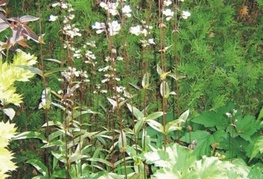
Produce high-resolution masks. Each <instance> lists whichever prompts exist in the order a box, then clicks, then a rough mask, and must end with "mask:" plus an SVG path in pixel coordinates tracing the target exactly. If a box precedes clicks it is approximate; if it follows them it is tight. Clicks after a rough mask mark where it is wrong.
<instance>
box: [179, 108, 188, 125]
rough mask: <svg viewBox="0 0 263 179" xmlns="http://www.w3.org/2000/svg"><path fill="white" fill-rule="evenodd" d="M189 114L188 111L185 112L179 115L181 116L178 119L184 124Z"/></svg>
mask: <svg viewBox="0 0 263 179" xmlns="http://www.w3.org/2000/svg"><path fill="white" fill-rule="evenodd" d="M189 112H190V110H189V109H188V110H186V111H185V112H184V113H183V114H181V116H180V117H179V119H181V120H182V121H184V122H185V121H186V120H187V118H188V116H189Z"/></svg>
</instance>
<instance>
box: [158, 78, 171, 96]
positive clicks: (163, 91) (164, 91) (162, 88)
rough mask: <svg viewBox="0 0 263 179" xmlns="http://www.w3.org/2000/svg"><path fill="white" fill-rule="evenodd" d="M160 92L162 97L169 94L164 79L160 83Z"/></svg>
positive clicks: (167, 85)
mask: <svg viewBox="0 0 263 179" xmlns="http://www.w3.org/2000/svg"><path fill="white" fill-rule="evenodd" d="M160 93H161V96H162V97H164V98H168V97H169V95H170V88H169V84H168V83H167V82H166V81H163V82H162V83H161V85H160Z"/></svg>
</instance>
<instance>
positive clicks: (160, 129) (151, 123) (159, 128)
mask: <svg viewBox="0 0 263 179" xmlns="http://www.w3.org/2000/svg"><path fill="white" fill-rule="evenodd" d="M146 122H147V124H148V125H149V126H151V127H152V128H153V129H155V130H156V131H158V132H161V133H163V134H164V128H163V125H162V124H160V123H159V122H157V121H155V120H148V121H146Z"/></svg>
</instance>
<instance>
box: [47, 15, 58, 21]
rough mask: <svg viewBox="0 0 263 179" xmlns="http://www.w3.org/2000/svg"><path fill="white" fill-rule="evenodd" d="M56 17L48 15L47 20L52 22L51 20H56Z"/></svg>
mask: <svg viewBox="0 0 263 179" xmlns="http://www.w3.org/2000/svg"><path fill="white" fill-rule="evenodd" d="M57 19H58V16H54V15H50V16H49V20H48V21H51V22H53V21H56V20H57Z"/></svg>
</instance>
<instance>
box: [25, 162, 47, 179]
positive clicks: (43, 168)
mask: <svg viewBox="0 0 263 179" xmlns="http://www.w3.org/2000/svg"><path fill="white" fill-rule="evenodd" d="M26 163H29V164H31V165H32V166H33V167H35V168H36V169H37V171H38V172H39V173H41V174H42V175H43V176H45V177H47V176H48V169H47V167H46V166H45V165H44V164H43V163H42V162H41V161H40V160H36V159H31V160H28V161H27V162H26Z"/></svg>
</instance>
